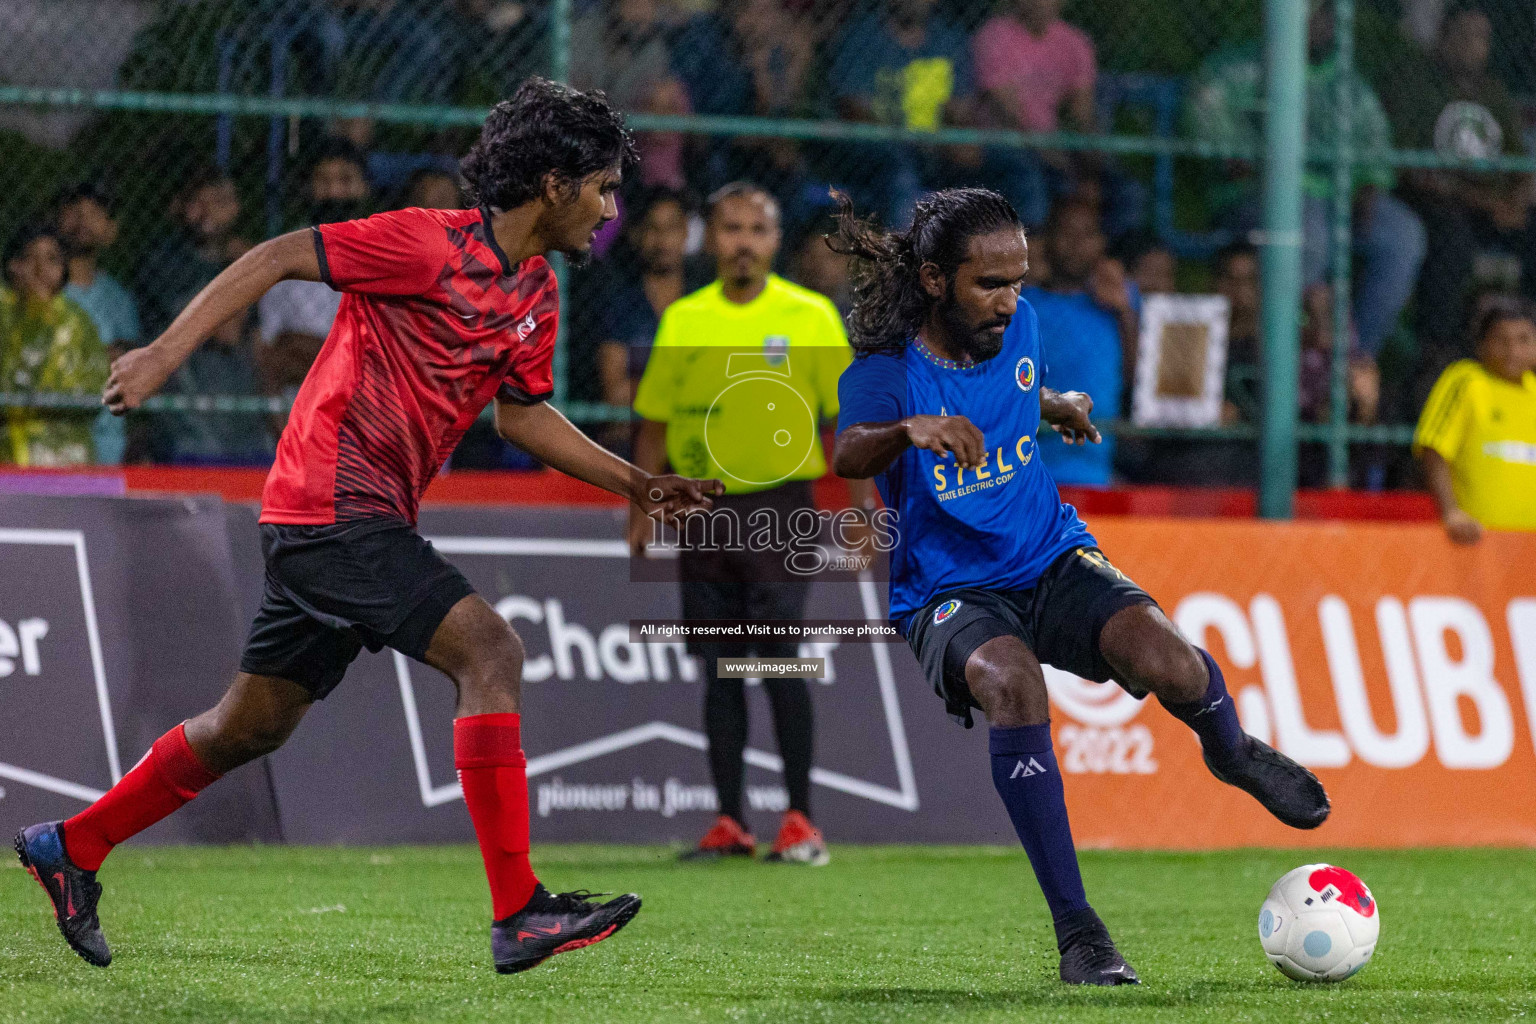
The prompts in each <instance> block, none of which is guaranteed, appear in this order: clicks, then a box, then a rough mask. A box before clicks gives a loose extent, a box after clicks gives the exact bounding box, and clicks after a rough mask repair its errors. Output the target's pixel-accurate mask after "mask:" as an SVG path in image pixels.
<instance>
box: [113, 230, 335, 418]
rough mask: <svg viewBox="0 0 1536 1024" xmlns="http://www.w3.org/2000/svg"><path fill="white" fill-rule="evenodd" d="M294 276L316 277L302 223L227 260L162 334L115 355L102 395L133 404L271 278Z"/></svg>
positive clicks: (123, 405)
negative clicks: (298, 226) (142, 345)
mask: <svg viewBox="0 0 1536 1024" xmlns="http://www.w3.org/2000/svg"><path fill="white" fill-rule="evenodd" d="M295 279H296V280H301V281H318V280H320V257H319V256H318V255H317V254H316V252H315V240H314V236H313V235H312V233H311V232H310V231H309V229H307V228H306V229H305V230H303V231H292V232H289V233H288V234H286V235H279V236H278V237H277V238H273V239H270V240H269V241H266V242H262V243H261V244H260V245H258V246H256V247H255V248H254V249H252V250H251V251H250V252H248V253H246V254H245V255H244V256H242V257H240V258H239V259H238V260H236V261H235V262H234V263H231V264H230V265H229V266H228V267H226V268H224V272H223V273H221V274H220V275H219V276H218V277H216V278H214V279H213V280H212V281H210V282H208V285H207V287H205V288H204V289H203V290H202V291H200V292H198V293H197V296H196V297H195V298H193V300H192V301H191V302H189V303H187V308H186V309H183V310H182V311H181V314H180V315H179V316H177V317H176V319H175V320H174V321H172V323H171V326H169V327H167V328H166V329H165V333H164V334H162V335H160V337H158V338H156V339H155V340H154V342H153V343H151V344H149V345H146V346H144V347H143V348H136V349H130V350H129V351H127V352H125V353H123V354H122V355H121V356H119V357H118V358H117V360H116V361H115V362H113V364H112V373H111V376H109V377H108V378H107V387H106V390H105V392H103V394H102V401H103V402H105V403H106V406H107V408H108V409H111V410H112V411H113V412H114V413H117V414H118V415H121V414H123V413H125V412H127V411H129V410H130V409H137V408H138V407H139V406H140V405H142V404H143V402H144V399H146V398H148V397H149V396H150V395H152V394H154V393H155V392H156V391H159V390H160V387H161V386H162V385H163V384H164V383H165V381H166V379H167V378H168V377H170V375H171V374H172V373H175V372H176V368H177V367H178V366H180V365H181V364H182V363H184V362H186V360H187V357H188V356H190V355H191V354H192V353H193V352H194V351H196V350H197V347H198V346H199V345H201V344H202V343H203V342H205V341H207V340H208V338H209V337H210V336H211V335H212V334H213V332H214V331H216V330H218V329H219V327H220V326H221V325H222V324H224V323H226V322H227V321H228V320H229V319H230V318H231V317H233V316H235V315H236V314H238V313H239V312H240V311H241V310H243V309H245V308H246V307H247V306H249V305H250V304H251V303H253V302H255V301H256V300H257V299H259V298H261V297H262V295H264V294H265V293H266V291H267V289H268V288H271V287H272V286H273V285H275V284H277V282H279V281H287V280H295Z"/></svg>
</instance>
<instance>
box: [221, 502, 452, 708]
mask: <svg viewBox="0 0 1536 1024" xmlns="http://www.w3.org/2000/svg"><path fill="white" fill-rule="evenodd" d="M261 553H262V556H263V557H264V558H265V559H266V563H267V577H266V589H265V591H264V593H263V594H262V599H261V610H260V611H258V612H257V613H256V621H255V622H253V623H251V632H250V636H249V638H248V639H247V640H246V642H245V653H244V654H243V655H242V656H241V658H240V671H242V672H249V673H251V674H252V675H261V676H276V677H278V678H279V679H288V680H291V681H292V682H295V683H298V684H299V685H300V686H302V687H304V689H306V690H308V691H309V692H310V693H311V694H312V695H313V696H314V698H315V699H316V700H319V699H321V698H323V697H324V696H325V695H326V694H328V693H330V692H331V691H332V690H334V689H335V688H336V685H337V684H338V683H340V682H341V677H342V676H343V675H345V674H346V671H347V666H348V665H350V664H352V661H353V660H354V659H355V658H356V657H357V655H358V653H359V652H360V651H361V650H362V649H363V648H364V647H366V648H368V649H369V650H370V651H378V650H381V649H382V648H385V647H390V648H393V649H394V650H397V651H399V652H400V653H401V654H404V655H407V656H409V657H412V658H415V659H416V660H418V661H424V660H425V659H426V654H427V648H428V647H430V646H431V644H432V636H433V634H435V633H436V632H437V627H438V626H440V625H442V622H443V619H444V618H446V617H447V615H448V612H449V611H450V610H451V609H452V608H453V606H454V605H456V604H458V603H459V601H461V600H463V599H464V598H466V597H468V596H469V595H470V594H473V593H474V592H475V590H474V588H473V587H471V586H470V585H469V581H468V580H466V579H465V578H464V575H463V573H461V572H459V570H458V569H456V568H454V567H453V566H452V565H450V564H449V563H448V561H447V560H446V559H444V558H443V556H442V555H440V554H438V553H437V551H436V550H435V549H434V548H433V547H432V544H431V543H430V542H429V541H427V540H426V539H425V538H423V537H422V536H421V535H420V534H418V533H417V532H416V531H415V530H414V529H413V528H412V527H411V526H410V525H409V524H408V523H405V522H404V521H402V520H399V519H388V518H380V519H362V520H358V521H356V522H350V523H336V524H333V525H329V526H283V525H277V524H273V523H263V524H262V526H261Z"/></svg>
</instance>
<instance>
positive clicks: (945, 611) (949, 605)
mask: <svg viewBox="0 0 1536 1024" xmlns="http://www.w3.org/2000/svg"><path fill="white" fill-rule="evenodd" d="M959 610H960V602H959V601H956V600H955V599H954V598H950V599H949V600H948V601H945V602H944V603H943V604H941V605H939V606H938V607H937V608H935V609H934V610H933V624H934V625H935V626H937V625H938V624H939V623H941V622H943V621H944V620H945V619H948V618H949V617H950V616H952V615H954V614H955V612H957V611H959Z"/></svg>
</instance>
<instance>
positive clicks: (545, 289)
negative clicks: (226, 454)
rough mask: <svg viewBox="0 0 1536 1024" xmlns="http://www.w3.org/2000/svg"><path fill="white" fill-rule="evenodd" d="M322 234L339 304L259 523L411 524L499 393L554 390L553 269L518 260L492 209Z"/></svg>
mask: <svg viewBox="0 0 1536 1024" xmlns="http://www.w3.org/2000/svg"><path fill="white" fill-rule="evenodd" d="M314 237H315V253H316V255H317V256H318V257H319V260H320V276H321V278H322V279H323V280H324V281H325V283H326V284H328V285H330V286H331V287H332V288H334V289H336V290H337V291H339V292H342V293H343V295H342V300H341V308H340V310H339V311H338V312H337V314H336V321H335V323H334V324H333V325H332V327H331V333H330V335H329V336H328V337H327V338H326V339H325V345H324V346H323V347H322V348H321V349H320V355H319V357H318V358H317V359H316V360H315V364H314V366H313V367H311V368H310V371H309V375H308V376H307V377H305V378H304V385H303V387H301V388H299V394H298V398H297V399H296V400H295V401H294V406H293V411H292V412H291V413H290V414H289V417H288V426H287V429H285V430H284V431H283V436H282V440H281V441H279V442H278V446H277V461H276V462H275V463H274V465H273V466H272V472H271V473H270V474H268V476H267V483H266V487H265V489H264V490H263V492H262V496H261V506H262V509H261V521H262V522H264V523H298V524H311V525H313V524H326V523H337V522H346V521H349V520H355V519H368V518H374V517H378V516H392V517H396V518H400V519H404V520H405V521H406V522H409V523H413V524H414V523H415V522H416V511H417V507H418V505H419V504H420V502H421V495H422V492H424V491H425V490H426V489H427V484H428V483H429V482H431V480H432V477H433V475H434V474H436V473H437V471H438V469H439V468H440V467H441V466H442V464H443V462H444V461H446V460H447V458H448V456H449V455H450V454H452V452H453V449H454V447H455V446H456V445H457V444H458V443H459V439H460V438H462V437H463V436H464V432H465V431H466V430H468V429H469V426H470V424H471V423H473V422H474V421H475V418H476V417H477V416H479V414H480V412H481V410H483V409H484V408H485V406H486V404H487V403H488V402H490V400H491V399H492V398H493V397H500V398H501V399H503V400H507V401H513V402H520V403H523V404H529V405H531V404H533V403H535V402H541V401H543V400H545V399H546V398H548V397H549V394H550V391H551V390H552V382H551V376H550V364H551V361H552V359H553V354H554V345H555V332H556V327H557V324H558V321H559V309H560V295H559V292H558V290H557V288H556V284H555V275H554V272H553V271H552V270H551V269H550V266H549V264H548V263H547V262H546V261H545V260H544V258H543V257H542V256H534V257H532V258H531V259H527V260H524V261H523V262H522V263H521V264H519V265H518V266H516V267H511V266H509V265H508V263H507V257H506V254H505V253H503V252H502V251H501V247H500V246H499V245H497V244H496V239H495V237H494V236H493V235H492V234H491V226H490V213H489V211H486V210H483V209H481V210H416V209H413V210H397V211H394V212H392V213H381V214H378V215H376V216H373V217H369V218H367V219H366V220H354V221H348V222H346V223H343V224H324V225H321V226H320V227H318V228H315V229H314Z"/></svg>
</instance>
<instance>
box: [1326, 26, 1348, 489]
mask: <svg viewBox="0 0 1536 1024" xmlns="http://www.w3.org/2000/svg"><path fill="white" fill-rule="evenodd" d="M1333 12H1334V13H1333V31H1334V76H1335V77H1334V83H1333V102H1334V120H1333V133H1334V139H1333V145H1334V149H1333V189H1332V192H1333V205H1332V227H1333V231H1332V235H1331V248H1332V250H1333V251H1332V254H1331V255H1332V262H1333V357H1332V363H1331V366H1330V372H1329V378H1328V380H1329V389H1328V399H1329V401H1328V427H1329V430H1328V484H1329V486H1330V487H1347V486H1349V350H1350V344H1349V311H1350V307H1351V305H1352V302H1351V292H1352V290H1353V289H1352V287H1351V285H1352V282H1353V269H1354V268H1353V267H1352V266H1351V264H1350V260H1351V257H1352V255H1353V251H1354V241H1353V235H1352V233H1351V230H1350V212H1351V208H1352V207H1353V205H1354V176H1355V164H1354V156H1355V138H1354V133H1355V0H1334V5H1333Z"/></svg>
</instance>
